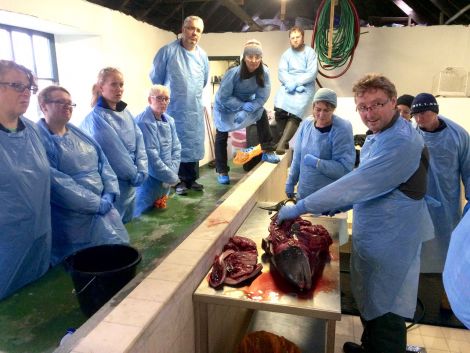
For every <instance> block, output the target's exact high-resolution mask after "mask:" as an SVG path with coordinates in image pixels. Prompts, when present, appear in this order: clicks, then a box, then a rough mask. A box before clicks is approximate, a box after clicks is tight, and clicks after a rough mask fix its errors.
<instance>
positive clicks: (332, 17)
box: [328, 0, 336, 59]
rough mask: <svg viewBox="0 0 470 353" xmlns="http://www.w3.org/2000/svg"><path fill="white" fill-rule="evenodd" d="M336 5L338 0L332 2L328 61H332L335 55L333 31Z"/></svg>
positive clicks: (331, 0)
mask: <svg viewBox="0 0 470 353" xmlns="http://www.w3.org/2000/svg"><path fill="white" fill-rule="evenodd" d="M335 5H336V0H330V28H329V30H328V59H331V56H332V54H333V31H334V28H335V27H334V23H335Z"/></svg>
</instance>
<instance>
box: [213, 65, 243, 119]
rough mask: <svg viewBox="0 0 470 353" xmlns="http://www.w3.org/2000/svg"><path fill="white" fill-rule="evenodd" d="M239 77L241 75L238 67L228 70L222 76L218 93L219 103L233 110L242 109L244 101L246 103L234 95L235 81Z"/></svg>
mask: <svg viewBox="0 0 470 353" xmlns="http://www.w3.org/2000/svg"><path fill="white" fill-rule="evenodd" d="M239 79H240V75H239V69H238V68H237V67H235V68H233V69H230V70H228V71H227V72H226V73H225V75H224V76H223V77H222V81H221V82H220V87H219V90H218V91H217V93H216V95H217V97H216V98H217V101H218V103H219V104H220V105H222V106H223V107H224V108H225V109H227V110H229V111H232V112H236V111H239V110H241V109H242V106H243V103H245V102H244V101H242V100H241V99H239V98H237V97H235V96H234V95H233V87H234V81H235V80H239Z"/></svg>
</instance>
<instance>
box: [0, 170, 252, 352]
mask: <svg viewBox="0 0 470 353" xmlns="http://www.w3.org/2000/svg"><path fill="white" fill-rule="evenodd" d="M245 173H246V172H244V171H243V169H242V168H241V167H233V166H232V170H231V172H230V177H231V180H232V183H231V185H220V184H218V183H217V180H216V173H215V170H214V169H211V168H209V167H208V166H204V167H201V170H200V179H199V180H198V181H199V182H200V183H201V184H203V185H204V187H205V188H204V191H203V192H196V191H190V193H189V194H188V196H178V195H174V194H172V195H171V196H170V199H169V200H168V203H167V208H166V209H164V210H156V209H155V210H153V211H151V212H149V213H147V214H145V215H143V216H142V217H140V218H139V219H136V220H134V221H132V222H131V223H129V224H127V225H126V227H127V229H128V231H129V235H130V239H131V245H133V246H134V247H136V248H137V249H139V251H140V252H141V254H142V262H141V263H140V265H139V269H138V271H144V272H147V271H150V270H151V269H153V268H154V267H155V266H156V265H157V264H158V262H159V260H161V259H162V258H163V257H165V256H166V255H167V254H168V253H169V252H171V250H172V249H174V248H175V247H176V246H177V245H178V244H179V243H180V242H181V241H183V240H184V238H185V237H186V236H187V235H188V234H190V233H191V231H192V230H193V229H194V228H196V227H197V225H199V224H200V223H201V222H202V220H204V218H206V217H207V215H208V214H209V213H210V212H211V211H212V210H214V209H215V208H216V207H217V205H218V204H219V203H220V202H221V201H222V200H223V199H224V198H225V197H226V196H224V195H226V194H227V192H228V191H229V190H230V189H231V188H232V187H233V185H235V184H236V182H238V181H239V180H240V179H241V178H242V177H244V176H245ZM72 291H73V284H72V280H71V278H70V276H69V274H68V273H67V272H66V271H65V270H64V268H63V267H62V266H57V267H55V268H53V269H51V270H50V271H49V272H48V273H47V274H46V275H45V276H43V277H42V278H41V279H39V280H38V281H36V282H35V283H32V284H30V285H28V286H26V287H24V288H22V289H21V290H20V291H18V292H17V293H15V294H14V295H12V296H11V297H9V298H7V299H5V300H3V301H0V353H4V352H6V353H20V352H21V353H36V352H41V353H42V352H52V351H54V350H55V349H56V348H57V347H58V345H59V342H60V339H61V338H62V337H63V336H64V334H65V333H66V330H67V328H69V327H74V328H78V327H80V326H81V325H82V324H83V323H84V322H85V321H86V320H87V318H86V317H85V316H84V315H83V314H82V313H81V311H80V308H79V306H78V302H77V299H76V297H75V295H74V294H73V292H72Z"/></svg>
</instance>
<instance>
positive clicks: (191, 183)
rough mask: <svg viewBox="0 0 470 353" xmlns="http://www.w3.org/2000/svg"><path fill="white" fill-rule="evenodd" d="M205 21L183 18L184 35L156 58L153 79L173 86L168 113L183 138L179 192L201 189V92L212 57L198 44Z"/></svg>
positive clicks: (202, 142)
mask: <svg viewBox="0 0 470 353" xmlns="http://www.w3.org/2000/svg"><path fill="white" fill-rule="evenodd" d="M203 30H204V23H203V21H202V19H201V18H199V17H197V16H189V17H187V18H186V19H185V20H184V23H183V28H182V36H181V39H177V40H175V41H173V42H171V43H170V44H167V45H165V46H164V47H162V48H161V49H160V50H159V51H158V52H157V54H156V55H155V58H154V59H153V68H152V70H151V72H150V79H151V81H152V83H153V84H160V85H166V86H169V87H170V91H171V102H170V105H169V106H168V115H170V116H172V117H173V119H175V125H176V132H177V134H178V138H179V140H180V142H181V148H182V150H181V163H180V167H179V171H178V175H179V177H180V180H181V182H180V183H179V184H177V185H176V193H177V194H180V195H185V194H186V193H187V190H188V189H193V190H197V191H202V190H203V186H202V185H201V184H199V183H198V182H196V180H197V179H198V178H199V161H200V160H201V159H203V158H204V137H205V133H204V105H203V101H202V92H203V89H204V87H205V85H206V84H207V81H208V78H209V59H208V58H207V54H206V53H205V51H204V50H202V49H201V48H200V47H199V46H198V45H197V44H198V42H199V39H200V38H201V35H202V31H203Z"/></svg>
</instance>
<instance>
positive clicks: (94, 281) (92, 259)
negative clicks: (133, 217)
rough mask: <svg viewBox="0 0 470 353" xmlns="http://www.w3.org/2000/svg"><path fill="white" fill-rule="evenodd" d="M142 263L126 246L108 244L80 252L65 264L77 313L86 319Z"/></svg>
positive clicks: (136, 254)
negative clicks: (72, 285)
mask: <svg viewBox="0 0 470 353" xmlns="http://www.w3.org/2000/svg"><path fill="white" fill-rule="evenodd" d="M141 260H142V257H141V255H140V253H139V252H138V251H137V249H135V248H133V247H131V246H129V245H120V244H109V245H100V246H94V247H90V248H86V249H82V250H80V251H78V252H76V253H74V254H73V255H70V256H69V257H68V258H67V259H66V260H65V266H66V267H67V269H68V271H69V272H70V274H71V276H72V281H73V284H74V287H75V294H76V296H77V299H78V303H79V304H80V309H81V310H82V311H83V313H84V314H85V315H87V316H88V317H90V316H92V315H93V314H94V313H95V312H96V311H98V310H99V309H100V308H101V307H102V306H103V305H104V304H105V303H106V302H107V301H108V300H109V299H111V298H112V297H113V296H114V295H115V294H116V293H117V292H119V290H120V289H121V288H122V287H124V286H125V285H126V284H127V283H128V282H129V281H130V280H131V279H132V278H134V277H135V274H136V268H137V265H138V264H139V263H140V261H141Z"/></svg>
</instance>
